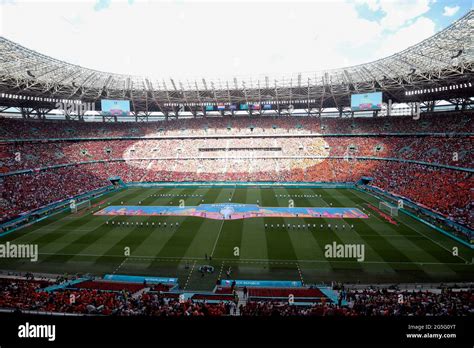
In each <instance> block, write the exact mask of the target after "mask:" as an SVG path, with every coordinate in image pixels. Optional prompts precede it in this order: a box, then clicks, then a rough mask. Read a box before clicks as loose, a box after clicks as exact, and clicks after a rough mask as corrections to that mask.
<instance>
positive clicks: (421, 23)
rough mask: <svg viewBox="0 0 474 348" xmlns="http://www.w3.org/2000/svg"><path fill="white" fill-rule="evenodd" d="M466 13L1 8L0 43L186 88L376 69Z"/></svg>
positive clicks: (58, 4)
mask: <svg viewBox="0 0 474 348" xmlns="http://www.w3.org/2000/svg"><path fill="white" fill-rule="evenodd" d="M471 7H472V1H471V0H396V1H381V0H353V1H349V0H332V1H329V0H326V1H300V2H298V1H291V2H290V1H260V2H256V1H227V0H221V1H207V2H203V1H191V0H188V1H185V0H174V1H150V0H148V1H140V0H122V1H113V0H112V1H109V0H97V1H96V0H84V1H74V0H72V1H64V0H63V1H59V0H52V1H43V0H37V1H35V0H29V1H15V0H0V35H2V36H3V37H5V38H7V39H9V40H12V41H15V42H17V43H19V44H21V45H23V46H25V47H28V48H30V49H33V50H35V51H37V52H40V53H43V54H46V55H49V56H51V57H54V58H57V59H61V60H64V61H67V62H69V63H73V64H78V65H81V66H84V67H87V68H91V69H96V70H101V71H107V72H114V73H123V74H132V75H146V76H150V77H154V78H163V79H165V78H177V79H188V80H191V81H192V80H193V79H201V78H221V77H222V78H229V77H232V76H241V77H249V76H263V75H269V76H276V75H282V74H283V75H284V74H292V73H299V72H311V71H320V70H325V69H331V68H340V67H343V66H350V65H355V64H361V63H365V62H369V61H373V60H375V59H379V58H383V57H385V56H388V55H391V54H393V53H396V52H397V51H400V50H403V49H405V48H407V47H409V46H412V45H414V44H416V43H418V42H420V41H422V40H424V39H426V38H428V37H430V36H431V35H433V34H435V33H436V32H438V31H440V30H441V29H443V28H445V27H446V26H448V25H449V24H451V23H452V22H453V21H455V20H456V19H459V18H460V17H461V16H463V15H464V14H465V13H466V12H467V11H469V10H470V9H471Z"/></svg>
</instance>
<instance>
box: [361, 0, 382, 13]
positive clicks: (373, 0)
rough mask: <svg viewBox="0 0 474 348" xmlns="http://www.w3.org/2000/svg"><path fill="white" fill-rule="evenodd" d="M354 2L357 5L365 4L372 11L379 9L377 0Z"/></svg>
mask: <svg viewBox="0 0 474 348" xmlns="http://www.w3.org/2000/svg"><path fill="white" fill-rule="evenodd" d="M355 3H356V4H359V5H367V7H368V8H369V10H371V11H373V12H375V11H378V10H380V1H379V0H355Z"/></svg>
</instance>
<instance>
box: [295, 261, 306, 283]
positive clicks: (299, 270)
mask: <svg viewBox="0 0 474 348" xmlns="http://www.w3.org/2000/svg"><path fill="white" fill-rule="evenodd" d="M296 268H298V273H299V274H300V279H301V284H303V286H304V280H303V273H302V272H301V268H300V265H299V263H298V262H297V263H296Z"/></svg>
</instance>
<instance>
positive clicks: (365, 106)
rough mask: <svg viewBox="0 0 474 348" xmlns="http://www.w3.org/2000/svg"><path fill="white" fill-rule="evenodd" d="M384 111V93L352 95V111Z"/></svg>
mask: <svg viewBox="0 0 474 348" xmlns="http://www.w3.org/2000/svg"><path fill="white" fill-rule="evenodd" d="M381 109H382V92H375V93H364V94H352V95H351V110H352V111H367V110H381Z"/></svg>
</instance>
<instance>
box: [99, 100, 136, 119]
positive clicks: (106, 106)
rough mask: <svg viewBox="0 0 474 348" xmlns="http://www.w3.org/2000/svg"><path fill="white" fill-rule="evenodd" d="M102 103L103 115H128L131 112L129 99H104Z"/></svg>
mask: <svg viewBox="0 0 474 348" xmlns="http://www.w3.org/2000/svg"><path fill="white" fill-rule="evenodd" d="M100 104H101V111H102V114H103V115H112V116H128V115H129V114H130V101H129V100H115V99H102V100H101V101H100Z"/></svg>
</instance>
